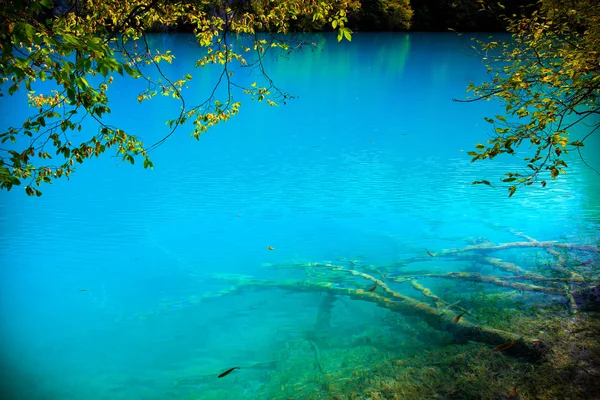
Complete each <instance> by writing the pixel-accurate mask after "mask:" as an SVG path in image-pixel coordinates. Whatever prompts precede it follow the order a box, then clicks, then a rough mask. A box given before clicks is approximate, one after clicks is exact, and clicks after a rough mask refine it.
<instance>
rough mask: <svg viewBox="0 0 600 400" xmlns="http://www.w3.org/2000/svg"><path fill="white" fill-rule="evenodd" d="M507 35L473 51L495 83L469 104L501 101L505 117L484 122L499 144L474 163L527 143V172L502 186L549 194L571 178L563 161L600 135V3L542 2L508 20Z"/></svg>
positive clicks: (479, 149) (477, 154)
mask: <svg viewBox="0 0 600 400" xmlns="http://www.w3.org/2000/svg"><path fill="white" fill-rule="evenodd" d="M508 29H509V31H510V32H511V33H512V40H510V41H487V42H486V41H480V40H477V41H476V43H477V44H476V45H474V46H473V49H475V50H476V51H477V52H478V54H480V55H481V56H482V57H483V59H484V60H485V61H486V64H487V65H486V67H487V71H488V73H489V75H490V81H488V82H484V83H482V84H480V85H475V84H473V83H471V84H470V85H469V90H470V91H472V92H473V93H474V94H475V97H474V99H470V100H467V101H478V100H482V99H492V98H495V99H499V100H500V101H502V102H503V103H504V106H505V110H506V115H498V116H496V117H495V118H486V121H487V122H489V123H490V124H492V125H493V129H494V131H493V137H492V138H491V139H490V140H487V141H486V142H485V143H483V144H478V145H477V146H476V149H475V151H472V152H469V153H468V154H469V155H470V156H472V157H473V158H472V161H478V160H485V159H493V158H494V157H496V156H498V155H500V154H505V153H506V154H511V155H514V154H515V152H516V150H517V149H518V148H519V147H520V146H521V145H524V144H528V145H529V146H530V148H531V151H529V152H528V153H531V154H526V157H524V161H525V164H526V167H524V168H523V169H522V170H520V171H515V172H509V173H507V174H506V175H505V176H506V177H505V178H503V179H501V181H502V182H504V183H507V184H509V186H508V191H509V196H512V195H513V194H514V193H515V191H516V190H517V187H518V186H530V185H532V184H534V183H536V182H538V183H539V184H540V185H541V186H542V187H544V186H546V179H548V178H550V179H555V178H557V177H558V176H559V175H560V174H564V173H566V172H565V170H566V168H567V166H568V165H567V162H566V161H565V155H566V154H568V153H569V152H570V151H573V150H576V151H577V152H579V156H580V157H581V152H580V148H581V147H582V146H584V143H585V141H586V140H587V139H588V138H589V137H590V136H592V135H593V134H594V133H596V132H597V130H598V129H599V128H600V122H598V121H600V120H599V119H597V118H594V117H597V116H598V115H599V114H600V101H599V100H600V3H599V2H597V1H596V0H569V1H558V0H542V1H540V2H539V3H538V5H537V7H536V9H535V10H534V11H533V12H531V13H530V15H527V16H524V17H520V18H517V17H515V16H513V17H512V18H510V19H509V28H508ZM574 128H577V130H575V129H574ZM578 132H581V133H578ZM582 160H583V162H584V163H585V160H584V159H583V157H582ZM474 184H486V185H491V183H490V182H489V181H487V180H480V181H476V182H474Z"/></svg>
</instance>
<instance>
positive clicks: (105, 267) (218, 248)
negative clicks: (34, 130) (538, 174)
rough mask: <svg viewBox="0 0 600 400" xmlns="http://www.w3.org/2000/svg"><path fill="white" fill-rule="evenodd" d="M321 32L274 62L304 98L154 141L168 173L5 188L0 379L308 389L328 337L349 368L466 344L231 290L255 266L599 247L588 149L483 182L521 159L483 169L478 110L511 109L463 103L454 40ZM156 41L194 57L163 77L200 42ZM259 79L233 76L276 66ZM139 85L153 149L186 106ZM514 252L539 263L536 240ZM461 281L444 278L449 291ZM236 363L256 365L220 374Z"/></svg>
mask: <svg viewBox="0 0 600 400" xmlns="http://www.w3.org/2000/svg"><path fill="white" fill-rule="evenodd" d="M307 38H308V40H309V41H311V42H315V43H316V44H317V46H318V47H317V48H316V49H315V50H314V51H311V50H310V49H309V48H305V49H304V50H303V51H300V52H297V53H293V54H291V55H290V56H289V57H287V58H286V57H278V56H275V55H272V56H270V57H267V58H266V59H265V65H266V69H267V71H269V73H270V75H271V77H272V78H273V80H274V81H275V82H276V84H277V85H278V86H279V87H281V88H282V89H284V90H286V91H287V92H289V93H291V94H293V95H295V96H297V97H298V98H296V99H294V100H292V101H289V102H288V103H287V105H285V106H284V105H281V106H279V107H276V108H272V107H268V106H266V105H265V104H260V103H256V102H251V101H250V100H249V99H245V98H243V97H239V98H240V100H241V101H242V103H243V106H242V109H241V112H240V114H239V115H238V116H237V117H235V118H233V119H232V120H230V121H229V122H227V123H225V124H223V125H221V126H217V127H215V128H214V129H212V130H210V131H209V132H208V133H207V134H205V135H204V136H202V137H201V139H200V141H199V142H196V141H194V140H193V139H192V138H190V137H189V134H188V132H187V131H186V129H185V128H183V129H180V130H179V131H178V132H177V134H176V135H175V136H173V137H172V138H171V139H170V140H168V141H167V142H166V143H165V144H164V145H162V146H161V147H160V148H159V149H158V150H156V151H155V152H154V153H153V161H154V165H155V169H154V170H153V171H149V170H144V169H143V168H142V167H141V166H140V165H137V164H136V165H135V166H131V165H129V164H123V163H121V162H120V161H119V159H117V158H111V157H104V158H101V159H98V160H92V161H90V162H87V163H85V164H83V165H82V166H81V167H79V169H78V170H77V172H76V173H75V174H74V175H72V177H71V179H70V181H68V182H67V181H60V182H56V183H54V184H53V185H47V186H45V187H43V188H42V189H43V192H44V195H43V196H42V197H41V198H27V197H25V195H24V194H23V193H21V192H20V189H19V188H16V189H14V190H13V191H11V192H8V193H6V192H2V193H0V210H1V212H0V229H1V235H2V240H1V242H0V254H1V269H0V271H1V272H0V274H1V275H0V285H1V286H0V307H1V308H0V313H1V320H0V321H1V322H0V340H1V347H0V351H1V353H0V355H1V363H2V365H1V366H0V367H1V368H0V371H1V372H0V381H1V382H0V384H1V385H2V386H1V387H2V389H3V393H5V394H8V396H9V398H15V399H34V398H35V399H89V400H96V399H142V398H143V399H165V398H186V399H188V398H189V399H196V398H198V399H199V398H206V399H210V398H219V399H226V398H231V399H237V398H258V397H261V398H279V397H281V398H290V397H295V398H302V396H305V395H307V393H313V394H314V393H317V391H318V390H320V388H319V387H318V385H313V383H314V382H319V379H321V378H320V377H319V376H318V375H319V371H318V370H317V369H316V367H315V365H316V364H315V363H314V357H315V352H314V349H313V348H312V347H311V346H313V345H312V344H311V343H315V340H313V339H311V338H312V337H313V336H314V335H315V332H318V333H319V335H321V337H322V338H324V339H323V340H325V341H328V343H337V344H338V346H337V348H336V346H330V347H328V348H325V347H323V348H322V349H321V354H320V357H321V365H322V368H324V369H326V370H327V372H328V373H330V374H334V373H338V372H339V374H341V377H340V379H346V377H347V378H348V379H351V378H352V377H353V375H351V374H350V373H351V372H352V371H353V370H366V371H368V370H369V368H370V367H371V366H373V365H375V364H376V363H377V362H380V361H381V360H383V359H385V357H402V356H403V355H406V354H409V353H411V352H412V353H414V352H419V351H421V350H422V349H424V348H427V347H428V346H443V345H445V344H447V343H448V339H447V338H445V337H443V335H437V336H436V334H435V332H431V329H429V328H427V327H426V326H424V325H423V324H422V323H421V322H420V321H418V320H414V319H403V317H402V316H401V315H397V314H394V313H392V312H390V311H388V310H385V309H382V308H378V307H376V306H375V305H373V304H367V303H365V304H363V303H362V302H359V301H353V300H350V299H345V298H340V299H338V300H336V302H335V303H334V305H333V309H332V310H331V316H330V318H329V320H328V321H327V322H328V323H327V324H322V325H319V307H320V306H321V304H322V301H323V295H322V294H320V293H318V292H304V293H301V292H289V291H283V290H276V289H264V290H257V289H253V290H249V289H248V290H241V291H239V292H236V293H233V294H230V295H222V296H216V295H214V293H216V292H218V291H220V290H223V289H227V288H229V287H230V286H231V285H232V282H233V281H235V280H236V279H240V278H239V276H238V275H245V276H254V277H258V278H262V279H275V280H281V281H283V280H286V279H310V277H307V276H306V274H305V271H304V270H303V269H302V268H300V267H298V266H297V267H296V268H285V269H280V268H276V266H277V265H283V264H285V265H289V264H290V263H296V265H299V264H302V263H304V264H306V263H313V262H322V263H332V264H334V265H337V264H343V265H346V264H345V263H346V261H345V260H347V259H357V260H359V263H360V265H373V266H385V268H387V269H388V270H389V271H392V272H398V273H399V274H400V273H402V272H403V271H405V270H406V269H407V268H408V269H409V270H415V271H421V272H423V271H425V272H444V271H457V270H461V269H462V268H463V267H464V265H463V264H464V263H463V264H460V262H452V261H450V262H449V261H444V262H442V261H441V260H438V259H432V258H430V257H428V256H427V254H426V253H425V250H424V249H425V248H427V249H430V250H431V251H439V250H442V249H448V248H454V247H461V246H465V245H467V244H472V243H474V242H478V241H482V240H489V241H492V242H495V243H503V242H508V241H514V240H522V239H519V238H515V236H514V234H513V233H511V229H512V230H516V231H520V232H524V233H526V234H527V235H529V236H532V237H534V238H536V239H538V240H560V241H564V242H575V243H580V244H598V242H599V234H598V228H599V226H600V196H599V195H600V179H599V177H598V175H597V174H596V173H595V172H594V171H592V170H591V169H589V168H587V167H585V166H584V165H583V164H582V163H581V161H580V160H579V158H578V157H576V156H574V157H572V160H570V167H569V173H568V175H566V176H562V177H561V179H560V180H559V181H557V182H552V184H550V185H549V186H548V187H547V188H546V189H544V190H541V189H536V188H532V189H530V190H520V191H518V192H517V194H516V195H515V196H514V197H513V198H511V199H508V198H507V193H506V189H495V190H494V189H490V188H487V187H479V186H473V185H471V182H472V181H473V180H476V179H481V178H486V179H490V180H493V178H495V177H498V176H500V175H502V174H503V173H505V172H508V171H509V170H510V168H512V167H514V166H515V165H518V164H519V160H520V159H519V158H518V157H515V158H511V157H506V158H499V159H496V160H494V161H493V162H487V163H475V164H473V163H471V162H470V157H468V156H467V155H466V152H467V151H471V149H472V148H473V146H474V144H476V143H478V142H482V141H484V140H485V138H486V137H487V135H488V134H489V129H488V128H489V126H488V124H487V123H485V122H484V121H483V119H482V118H483V117H484V116H490V115H496V114H499V113H500V112H501V111H502V109H501V108H500V106H499V105H498V104H496V103H494V102H481V103H476V104H460V103H455V102H452V98H461V97H464V96H465V95H466V93H465V88H466V85H467V83H468V82H469V81H476V82H478V81H482V80H484V79H485V77H486V76H485V71H484V68H483V65H482V64H481V63H480V60H479V59H477V58H476V57H473V56H471V55H470V54H469V52H468V51H467V50H466V47H465V44H464V43H462V42H461V41H460V40H459V39H458V38H457V37H456V36H455V35H453V34H418V33H415V34H410V35H407V34H366V33H365V34H357V35H355V36H354V37H353V41H352V43H347V42H344V43H339V44H338V43H336V41H335V38H334V37H333V36H328V35H313V36H309V37H307ZM152 42H153V44H154V45H156V46H159V47H161V46H166V47H167V48H170V49H172V50H173V53H174V54H175V55H176V57H177V58H176V61H175V62H174V64H173V65H171V66H164V68H165V72H167V73H169V74H175V75H182V74H185V73H187V72H189V71H188V68H187V67H188V66H189V65H193V63H194V62H195V58H194V56H195V54H196V53H197V49H196V47H195V46H194V45H193V44H191V37H190V36H187V35H168V36H167V35H163V36H154V37H153V38H152ZM192 72H193V71H192ZM194 73H195V78H194V80H193V81H192V83H193V86H192V87H191V88H190V91H189V93H188V95H187V96H188V101H189V102H193V101H198V100H202V99H203V98H204V97H205V96H206V95H207V93H208V92H209V90H211V85H212V84H213V83H214V78H215V73H216V71H210V70H208V71H203V70H201V71H196V72H194ZM251 73H252V71H247V70H244V71H236V74H238V75H236V76H241V77H242V78H241V79H242V80H244V81H245V82H252V81H255V80H259V78H258V77H257V76H256V75H249V74H251ZM253 73H254V74H255V71H254V72H253ZM259 82H260V81H259ZM142 87H143V85H141V84H140V83H139V82H135V83H132V82H128V81H118V82H117V84H116V85H115V87H112V88H111V89H110V91H109V94H110V96H111V104H112V108H113V113H112V114H111V116H110V121H111V122H112V123H113V124H115V125H116V124H119V125H120V126H123V127H125V128H126V129H128V130H129V131H130V132H131V133H134V134H137V135H139V136H141V137H142V138H143V139H144V140H145V142H146V143H148V144H149V143H152V142H154V141H155V140H158V139H159V138H160V137H162V136H163V135H165V134H166V133H167V132H168V129H167V127H166V126H165V123H164V121H165V120H166V119H168V118H173V117H175V116H176V115H177V111H178V108H177V107H178V104H177V102H175V101H170V100H168V99H155V100H152V101H151V102H148V103H144V104H142V105H139V104H138V103H137V101H136V96H137V94H138V93H139V91H140V89H141V88H142ZM239 96H241V95H239ZM19 99H21V100H22V97H18V96H15V97H13V98H6V97H5V98H3V99H2V102H1V103H0V107H1V108H0V110H1V114H0V118H1V120H0V121H1V122H2V128H3V129H4V128H5V127H6V126H8V125H9V124H11V123H13V124H14V123H16V122H17V121H19V120H22V119H23V118H24V117H25V116H26V115H27V114H28V112H29V110H27V109H26V107H25V106H24V103H22V102H19ZM94 132H95V128H90V130H89V131H88V132H87V133H88V134H91V133H94ZM598 149H600V144H599V142H598V140H597V139H596V141H595V142H592V141H591V140H590V142H589V145H588V146H586V147H585V148H584V152H583V154H584V156H585V157H586V161H587V162H588V164H590V165H591V166H593V167H594V168H596V169H597V170H600V156H599V155H598V154H600V152H597V150H598ZM268 246H271V247H273V248H275V250H274V251H268V250H267V247H268ZM504 257H505V259H507V260H509V261H517V262H521V263H522V264H523V263H525V264H526V263H527V262H531V259H532V255H531V253H528V252H526V251H524V250H523V251H512V252H506V253H505V254H504ZM407 259H410V260H412V261H411V263H410V264H408V265H407V264H406V263H403V262H402V260H407ZM415 260H417V261H415ZM411 268H412V269H411ZM215 274H238V275H234V276H233V277H232V278H231V279H230V280H228V279H224V277H223V276H216V275H215ZM357 282H358V283H357V284H358V285H363V286H364V287H365V288H367V287H368V286H370V284H369V283H370V282H369V281H364V282H361V281H357ZM453 284H454V283H452V282H450V285H453ZM446 285H448V283H447V282H446ZM405 290H406V292H405V293H406V294H411V295H414V294H415V293H414V292H410V291H409V290H408V289H407V288H406V289H405ZM440 290H442V289H440ZM459 292H460V288H458V287H447V286H446V288H445V289H443V291H442V292H440V293H438V294H440V295H444V294H445V295H447V296H449V297H451V296H456V295H457V293H458V294H459ZM311 335H313V336H311ZM365 338H368V340H366V339H365ZM363 339H365V340H363ZM361 340H363V341H362V342H361ZM357 343H363V344H364V343H368V344H367V345H363V346H362V347H361V345H359V344H357ZM382 348H384V349H387V350H386V351H382V350H381V349H382ZM349 349H352V351H349ZM384 353H385V354H384ZM237 365H240V366H242V367H243V368H242V369H241V370H239V371H234V373H232V374H231V375H229V376H228V377H226V378H224V379H216V375H218V374H219V373H220V372H222V371H224V370H226V369H228V368H230V367H232V366H237ZM348 365H349V367H348V369H347V370H346V369H344V368H345V367H344V366H348ZM344 374H346V375H344ZM290 393H292V394H290ZM278 396H279V397H278ZM323 396H324V397H323V398H326V396H325V395H323Z"/></svg>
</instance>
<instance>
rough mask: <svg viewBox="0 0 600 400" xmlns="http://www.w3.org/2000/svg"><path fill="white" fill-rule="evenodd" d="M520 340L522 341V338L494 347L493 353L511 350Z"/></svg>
mask: <svg viewBox="0 0 600 400" xmlns="http://www.w3.org/2000/svg"><path fill="white" fill-rule="evenodd" d="M519 340H521V338H518V339H515V340H511V341H510V342H506V343H503V344H501V345H500V346H497V347H494V348H493V349H492V351H496V352H497V351H503V350H506V349H510V348H511V347H513V346H514V345H515V344H516V343H517V342H518V341H519Z"/></svg>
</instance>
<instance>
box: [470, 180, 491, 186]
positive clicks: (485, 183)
mask: <svg viewBox="0 0 600 400" xmlns="http://www.w3.org/2000/svg"><path fill="white" fill-rule="evenodd" d="M480 184H484V185H488V186H492V184H491V183H490V181H486V180H485V179H484V180H481V181H475V182H473V185H480Z"/></svg>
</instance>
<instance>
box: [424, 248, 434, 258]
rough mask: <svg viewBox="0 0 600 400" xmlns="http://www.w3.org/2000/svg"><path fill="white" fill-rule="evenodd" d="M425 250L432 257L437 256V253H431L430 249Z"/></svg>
mask: <svg viewBox="0 0 600 400" xmlns="http://www.w3.org/2000/svg"><path fill="white" fill-rule="evenodd" d="M425 251H426V252H427V254H429V256H430V257H435V254H431V253H430V252H429V250H427V249H425Z"/></svg>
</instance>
